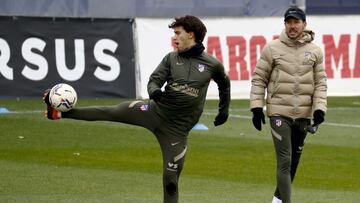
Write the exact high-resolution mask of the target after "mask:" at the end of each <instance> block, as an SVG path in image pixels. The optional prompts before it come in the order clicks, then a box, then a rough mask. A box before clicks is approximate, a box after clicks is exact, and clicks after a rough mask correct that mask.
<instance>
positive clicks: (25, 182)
mask: <svg viewBox="0 0 360 203" xmlns="http://www.w3.org/2000/svg"><path fill="white" fill-rule="evenodd" d="M121 101H122V100H118V99H98V100H96V99H81V98H80V100H79V103H78V104H77V105H78V106H88V105H112V104H116V103H119V102H121ZM248 105H249V101H248V100H233V101H232V103H231V110H230V114H231V115H230V118H229V120H228V122H227V123H226V124H224V125H222V126H220V127H216V128H215V127H214V126H213V124H212V122H213V119H214V117H215V114H216V108H217V101H212V100H209V101H207V102H206V107H205V110H204V114H203V116H202V117H201V120H200V123H203V124H205V125H206V126H208V127H209V130H208V131H191V133H190V135H189V148H188V153H187V156H186V162H185V166H184V170H183V172H182V175H181V178H180V185H179V187H180V188H179V189H180V202H183V203H202V202H204V203H205V202H206V203H208V202H213V203H217V202H219V203H228V202H229V203H239V202H246V203H247V202H250V203H253V202H254V203H257V202H259V203H263V202H271V198H272V195H273V191H274V187H275V177H274V176H275V158H274V149H273V143H272V139H271V136H270V131H269V126H268V121H267V125H266V126H265V127H264V129H263V130H262V131H261V132H258V131H256V130H255V128H254V127H253V126H252V123H251V113H250V111H249V110H248ZM0 107H6V108H7V109H9V110H10V111H11V113H2V114H0V202H124V203H128V202H130V203H132V202H133V203H143V202H146V203H148V202H149V203H155V202H156V203H158V202H162V182H161V181H162V174H161V173H162V172H161V168H162V163H161V154H160V149H159V146H158V143H157V141H156V139H155V137H154V136H153V135H152V134H151V133H150V132H148V131H147V130H145V129H143V128H141V127H135V126H130V125H125V124H119V123H111V122H86V121H74V120H66V119H63V120H59V121H49V120H47V119H45V118H44V117H43V113H42V111H44V105H43V103H42V101H41V99H38V100H35V99H26V100H4V99H3V100H0ZM328 108H329V109H328V112H327V115H326V121H325V123H324V124H323V125H321V126H320V128H319V130H318V133H317V134H316V135H309V136H308V138H307V140H306V145H305V149H304V153H303V156H302V159H301V163H300V166H299V168H298V173H297V176H296V178H295V182H294V183H293V202H295V203H303V202H311V203H313V202H326V203H329V202H330V203H332V202H333V203H335V202H336V203H337V202H342V203H343V202H345V203H346V202H353V203H356V202H360V132H359V131H360V98H359V97H331V98H329V99H328Z"/></svg>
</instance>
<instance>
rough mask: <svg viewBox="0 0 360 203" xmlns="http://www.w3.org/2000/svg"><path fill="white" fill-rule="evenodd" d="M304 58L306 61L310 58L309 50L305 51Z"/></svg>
mask: <svg viewBox="0 0 360 203" xmlns="http://www.w3.org/2000/svg"><path fill="white" fill-rule="evenodd" d="M305 59H306V60H307V61H309V60H310V59H311V52H310V51H305Z"/></svg>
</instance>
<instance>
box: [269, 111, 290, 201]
mask: <svg viewBox="0 0 360 203" xmlns="http://www.w3.org/2000/svg"><path fill="white" fill-rule="evenodd" d="M292 123H293V121H292V120H291V119H287V118H285V117H281V116H274V117H270V126H271V134H272V138H273V142H274V148H275V154H276V163H277V164H276V165H277V167H276V183H277V184H276V190H275V193H274V196H275V197H277V198H278V199H281V200H282V202H284V203H288V202H290V199H291V178H290V165H291V125H292ZM274 199H275V198H274Z"/></svg>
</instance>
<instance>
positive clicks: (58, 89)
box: [49, 83, 77, 112]
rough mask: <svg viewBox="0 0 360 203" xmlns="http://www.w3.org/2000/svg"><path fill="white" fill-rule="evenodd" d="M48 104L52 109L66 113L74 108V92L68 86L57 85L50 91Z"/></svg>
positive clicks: (75, 97) (75, 95) (75, 99)
mask: <svg viewBox="0 0 360 203" xmlns="http://www.w3.org/2000/svg"><path fill="white" fill-rule="evenodd" d="M49 102H50V104H51V106H52V107H53V108H55V109H57V110H59V111H61V112H67V111H69V110H70V109H72V108H74V106H75V104H76V102H77V94H76V91H75V89H74V88H73V87H71V86H70V85H68V84H64V83H60V84H57V85H55V86H54V87H53V88H51V90H50V93H49Z"/></svg>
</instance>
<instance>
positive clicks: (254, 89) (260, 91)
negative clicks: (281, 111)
mask: <svg viewBox="0 0 360 203" xmlns="http://www.w3.org/2000/svg"><path fill="white" fill-rule="evenodd" d="M272 64H273V59H272V54H271V47H270V45H269V44H267V45H266V46H265V47H264V49H263V50H262V52H261V56H260V59H259V60H258V62H257V64H256V67H255V70H254V72H253V74H252V80H251V91H250V108H251V109H252V108H256V107H260V108H263V107H264V105H265V89H266V87H267V85H268V83H269V78H270V74H271V70H272Z"/></svg>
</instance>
